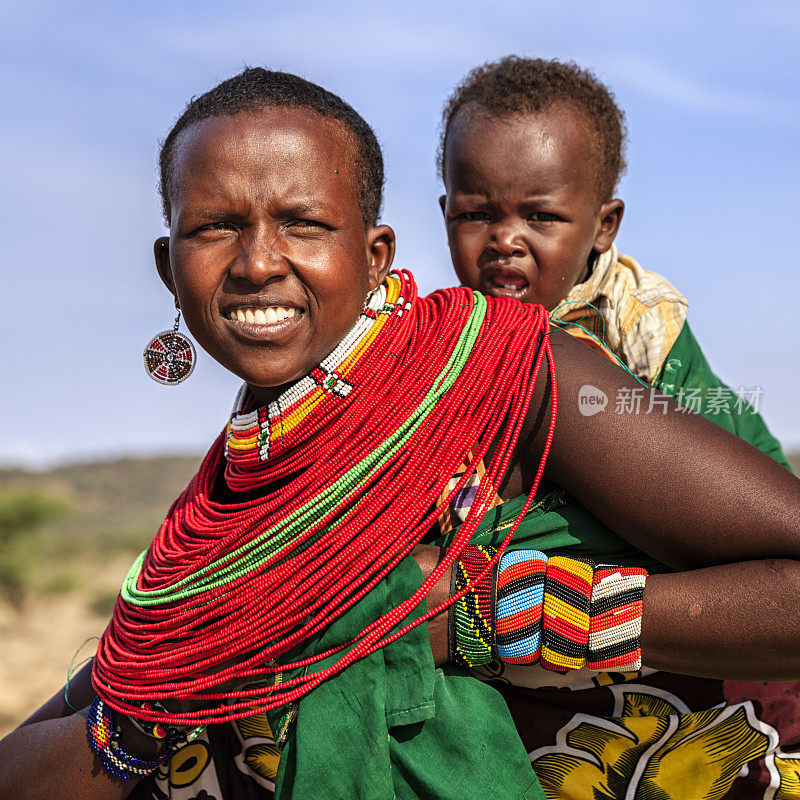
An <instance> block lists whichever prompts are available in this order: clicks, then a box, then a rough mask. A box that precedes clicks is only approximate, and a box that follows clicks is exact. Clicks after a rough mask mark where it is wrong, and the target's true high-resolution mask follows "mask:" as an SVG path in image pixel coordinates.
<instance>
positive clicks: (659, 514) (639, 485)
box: [523, 330, 800, 574]
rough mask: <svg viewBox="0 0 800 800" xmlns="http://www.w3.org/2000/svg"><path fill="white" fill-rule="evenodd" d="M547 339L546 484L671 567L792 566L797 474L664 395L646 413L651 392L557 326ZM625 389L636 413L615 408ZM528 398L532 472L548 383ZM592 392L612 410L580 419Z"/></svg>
mask: <svg viewBox="0 0 800 800" xmlns="http://www.w3.org/2000/svg"><path fill="white" fill-rule="evenodd" d="M551 341H552V346H553V353H554V356H555V363H556V371H557V389H558V409H557V412H558V413H557V421H556V430H555V436H554V438H553V444H552V449H551V451H550V456H549V458H548V462H547V470H546V474H547V476H548V477H549V478H550V479H552V480H554V481H555V482H556V483H558V484H560V485H561V486H563V487H564V488H565V489H567V490H568V491H569V492H570V494H572V495H573V497H575V499H577V500H578V501H579V502H580V503H582V504H583V505H584V506H585V507H586V508H587V509H588V510H589V511H591V512H592V513H593V514H594V515H595V516H596V517H597V518H598V519H600V520H601V521H602V522H604V523H605V524H606V525H607V526H608V527H609V528H611V529H612V530H614V531H615V532H616V533H618V534H619V535H620V536H622V537H623V538H624V539H626V540H627V541H628V542H630V543H631V544H632V545H634V546H635V547H638V548H639V549H640V550H643V551H645V552H647V553H649V554H650V555H652V556H654V557H655V558H656V559H658V560H659V561H661V562H663V563H664V564H667V565H669V566H672V567H675V568H677V569H696V568H700V567H706V566H712V565H715V564H720V563H726V562H733V561H748V560H756V559H761V558H779V559H790V560H794V559H800V481H798V479H797V478H796V477H794V476H793V475H792V474H791V473H789V472H788V471H787V470H786V469H784V468H783V467H781V466H780V465H779V464H777V463H776V462H775V461H773V460H772V459H771V458H769V457H768V456H766V455H764V454H763V453H761V452H759V451H758V450H757V449H756V448H754V447H752V446H751V445H749V444H747V443H746V442H743V441H742V440H741V439H737V438H736V437H735V436H733V435H732V434H730V433H728V432H727V431H724V430H722V429H721V428H719V427H717V426H716V425H714V424H713V423H711V422H709V421H708V420H706V419H704V418H703V417H700V416H697V415H694V414H688V413H680V412H677V411H676V408H677V405H676V403H675V402H674V401H673V400H671V399H669V398H667V397H665V396H664V395H659V394H655V395H654V397H655V401H656V402H655V403H654V405H653V406H652V407H651V404H650V396H651V395H650V390H647V389H643V388H642V387H641V386H640V385H639V384H637V383H636V382H635V381H634V380H633V379H632V378H631V377H630V376H628V375H627V374H626V373H625V372H624V371H623V370H621V369H619V368H617V367H614V366H613V365H612V364H610V363H608V361H607V360H606V359H603V358H601V357H600V356H598V355H597V354H596V353H594V352H593V351H592V350H590V349H589V348H587V347H585V346H582V345H581V343H580V342H576V341H574V340H573V339H572V338H571V337H570V336H569V335H568V334H565V333H564V332H562V331H558V330H556V331H553V332H552V334H551ZM582 387H591V388H590V389H588V390H586V389H584V390H583V391H581V389H582ZM620 390H622V392H623V394H622V395H620ZM626 390H627V391H628V392H631V391H633V390H637V391H638V392H639V393H640V394H641V395H642V396H643V400H642V403H641V407H640V409H639V411H638V413H636V412H635V411H628V410H626V411H624V413H616V410H617V409H616V401H617V398H618V397H620V396H624V393H625V391H626ZM536 391H537V395H538V397H537V398H535V401H536V402H535V403H534V404H533V405H532V407H533V408H536V413H532V414H531V415H530V416H531V423H530V424H529V438H528V439H527V441H526V445H527V448H528V449H527V453H523V463H524V462H525V461H526V460H527V462H528V463H527V470H528V473H529V474H530V472H531V471H532V470H533V466H534V465H535V464H537V463H538V458H539V454H540V453H541V452H542V447H543V444H544V437H545V434H546V424H543V423H542V420H546V419H547V413H546V411H547V410H549V399H547V400H545V399H544V398H545V394H546V387H545V381H544V380H542V379H540V380H539V382H538V386H537V390H536ZM597 391H599V392H602V393H603V394H605V396H606V397H607V398H608V405H607V406H606V408H605V410H603V411H599V412H598V413H596V414H593V415H591V416H585V415H584V414H583V413H581V407H583V409H584V410H586V409H587V405H586V404H584V406H581V405H580V403H581V398H582V397H585V396H586V395H587V394H588V393H595V394H596V392H597ZM598 396H600V395H598ZM542 404H544V405H545V407H546V411H545V413H542V412H541V410H540V409H541V406H542ZM537 406H538V408H537ZM666 409H669V412H668V413H665V410H666ZM769 574H771V573H769Z"/></svg>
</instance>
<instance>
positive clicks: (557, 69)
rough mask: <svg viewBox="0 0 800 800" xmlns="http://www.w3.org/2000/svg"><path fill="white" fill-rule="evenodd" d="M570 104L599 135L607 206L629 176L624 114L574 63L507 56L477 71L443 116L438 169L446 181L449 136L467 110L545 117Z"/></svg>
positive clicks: (600, 172) (592, 77)
mask: <svg viewBox="0 0 800 800" xmlns="http://www.w3.org/2000/svg"><path fill="white" fill-rule="evenodd" d="M561 102H563V103H569V104H570V105H571V106H573V107H575V108H577V109H578V110H579V111H581V112H582V113H584V114H585V115H586V118H587V121H588V122H590V123H591V126H592V128H593V130H594V134H595V145H596V147H597V150H598V153H599V155H600V156H601V161H602V164H601V166H600V169H599V170H598V176H597V177H598V190H599V191H600V194H601V196H602V199H603V200H608V199H610V198H611V197H612V195H613V194H614V190H615V189H616V187H617V183H618V182H619V179H620V176H621V175H622V173H623V172H624V171H625V166H626V164H625V137H626V130H625V114H624V112H623V111H622V109H620V108H619V107H618V106H617V104H616V102H615V100H614V95H613V94H612V93H611V90H610V89H609V88H608V87H607V86H605V85H604V84H603V83H601V82H600V81H599V80H598V79H597V77H596V76H595V75H593V74H592V73H591V72H589V71H588V70H585V69H581V68H580V67H579V66H578V65H577V64H575V63H573V62H567V63H564V62H561V61H556V60H552V61H548V60H545V59H542V58H520V57H519V56H506V57H505V58H501V59H500V60H499V61H493V62H490V63H488V64H483V65H482V66H480V67H476V68H475V69H473V70H472V71H471V72H469V73H468V74H467V76H466V77H465V78H464V80H463V81H461V83H460V84H458V86H456V88H455V90H454V91H453V94H452V95H451V96H450V98H449V99H448V101H447V103H446V104H445V107H444V112H443V114H442V132H441V140H440V143H439V153H438V164H439V169H440V171H441V173H442V177H444V166H445V164H444V161H445V151H446V148H447V135H448V133H449V131H450V126H451V124H452V122H453V119H454V118H455V116H456V115H457V114H458V112H459V111H461V110H462V109H463V108H464V107H465V106H468V105H470V104H473V103H474V104H475V105H478V106H482V107H483V108H484V109H486V111H488V112H489V113H490V114H492V115H494V116H498V117H505V116H513V115H514V114H531V113H538V112H540V111H545V110H547V109H548V108H550V107H551V106H553V105H555V104H556V103H561Z"/></svg>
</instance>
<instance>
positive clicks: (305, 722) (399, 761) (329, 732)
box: [270, 557, 544, 800]
mask: <svg viewBox="0 0 800 800" xmlns="http://www.w3.org/2000/svg"><path fill="white" fill-rule="evenodd" d="M421 583H422V572H421V571H420V569H419V567H418V566H417V564H416V562H415V561H414V560H413V558H410V557H409V558H406V559H405V560H404V561H403V562H402V563H401V564H399V565H398V567H397V568H396V569H394V570H393V571H392V572H391V573H390V574H389V575H388V576H387V577H386V578H385V579H384V580H383V581H382V582H381V583H380V584H378V585H377V586H376V587H375V588H374V589H373V590H372V591H371V592H370V593H369V594H368V595H367V596H366V597H365V598H364V599H363V600H361V601H360V602H359V603H358V604H357V605H356V606H354V607H353V608H352V609H351V610H350V611H349V612H348V613H347V614H346V615H344V616H343V617H341V618H339V619H338V620H336V622H334V623H333V624H332V625H331V626H330V627H328V628H327V629H326V630H325V631H324V632H323V633H322V634H321V635H320V636H318V637H316V638H315V639H313V640H310V641H308V642H306V643H305V644H304V645H303V646H302V648H299V649H295V650H293V651H292V653H291V654H290V657H291V659H292V660H295V659H300V658H303V657H305V656H307V655H310V654H312V653H318V652H321V651H323V650H325V649H327V648H329V647H332V646H334V645H336V644H341V643H342V642H347V641H349V640H350V639H352V638H353V637H354V636H356V635H357V634H358V633H359V632H360V631H362V630H363V629H364V628H365V627H366V626H367V625H368V624H369V623H370V622H372V621H373V620H374V619H375V618H376V617H378V616H379V615H380V614H382V613H384V612H385V611H387V610H389V609H391V608H393V607H395V606H396V605H398V604H399V603H400V602H402V601H403V600H405V599H406V598H407V597H409V596H410V595H411V594H413V592H414V591H415V590H416V589H417V588H419V586H420V584H421ZM424 609H425V604H424V603H422V604H421V605H420V606H419V607H418V608H417V609H416V611H415V612H414V614H412V615H411V616H410V617H409V618H408V620H407V621H409V620H411V619H417V618H418V617H419V616H420V615H421V614H422V613H423V612H424ZM339 657H340V655H339V654H336V655H333V656H331V657H329V658H328V659H327V660H325V661H323V662H321V663H320V664H318V665H315V667H314V669H315V670H319V669H323V668H324V667H326V666H328V665H329V664H331V663H332V662H333V661H335V660H336V659H337V658H339ZM285 677H288V676H285ZM270 724H271V726H272V728H273V730H283V729H287V731H288V732H287V736H286V740H285V742H284V743H283V753H282V755H281V760H280V766H279V768H278V776H277V780H276V797H277V798H279V800H287V798H296V799H297V800H300V798H302V800H315V799H316V798H320V800H322V799H323V798H324V800H339V799H340V798H341V800H356V799H357V800H392V798H397V800H423V798H424V799H425V800H428V799H430V800H463V798H465V797H481V798H487V800H495V798H496V800H501V798H502V799H503V800H505V799H506V798H512V797H513V798H518V797H519V798H525V799H526V800H544V793H543V792H542V790H541V788H540V786H539V782H538V780H537V779H536V775H535V774H534V772H533V770H532V769H531V765H530V761H529V760H528V755H527V753H526V752H525V748H524V747H523V746H522V742H521V741H520V738H519V736H518V735H517V732H516V729H515V728H514V723H513V721H512V719H511V715H510V714H509V712H508V708H507V707H506V704H505V702H504V701H503V698H502V697H501V696H500V695H499V694H498V693H497V692H496V691H495V690H494V689H492V688H491V687H490V686H487V685H485V684H483V683H481V682H480V681H477V680H475V678H473V677H472V676H471V675H469V674H468V673H467V672H465V671H462V670H459V669H458V668H451V667H448V668H447V669H446V670H441V669H436V668H435V667H434V664H433V657H432V655H431V648H430V643H429V639H428V626H427V625H425V624H422V625H419V626H418V627H416V628H413V629H412V630H411V631H409V632H408V633H407V634H406V635H405V636H403V637H401V638H400V639H398V640H397V641H395V642H392V644H390V645H388V646H387V647H384V648H383V649H381V650H378V651H377V652H375V653H372V654H371V655H369V656H367V657H366V658H364V659H361V660H360V661H356V662H355V663H354V664H352V665H350V666H349V667H348V668H347V669H346V670H344V671H343V672H341V673H339V674H338V675H336V676H335V677H333V678H331V679H330V680H328V681H326V682H325V683H323V684H321V685H320V686H318V687H317V688H316V689H314V691H312V692H311V693H310V694H308V695H306V696H305V697H304V698H303V699H302V700H301V701H300V704H299V708H298V711H297V718H296V720H295V723H294V724H293V725H290V726H285V725H283V724H282V720H281V713H280V711H278V712H277V713H272V714H270Z"/></svg>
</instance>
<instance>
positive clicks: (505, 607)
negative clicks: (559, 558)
mask: <svg viewBox="0 0 800 800" xmlns="http://www.w3.org/2000/svg"><path fill="white" fill-rule="evenodd" d="M546 569H547V556H546V555H545V554H544V553H542V552H540V551H539V550H513V551H511V552H508V553H504V554H503V557H502V558H501V559H500V565H499V568H498V572H497V605H496V607H495V641H496V644H497V657H498V658H499V659H501V660H502V661H505V662H506V663H507V664H533V663H535V662H536V661H538V660H539V649H540V647H541V639H542V600H543V598H544V577H545V570H546Z"/></svg>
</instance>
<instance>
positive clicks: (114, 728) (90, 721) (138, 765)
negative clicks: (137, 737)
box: [86, 696, 161, 780]
mask: <svg viewBox="0 0 800 800" xmlns="http://www.w3.org/2000/svg"><path fill="white" fill-rule="evenodd" d="M86 728H87V733H88V736H89V743H90V744H91V746H92V750H93V751H94V752H95V753H96V754H97V757H98V758H99V759H100V763H101V764H102V765H103V769H105V771H106V772H110V773H111V774H112V775H116V776H117V777H118V778H122V779H123V780H130V779H131V778H144V777H146V776H148V775H150V774H151V773H153V772H155V770H156V769H157V768H158V765H159V764H160V763H161V759H154V760H148V759H144V758H137V757H136V756H132V755H131V754H130V753H126V752H125V751H124V750H123V749H122V748H121V747H120V744H119V725H117V723H116V721H115V719H114V712H113V710H112V709H111V708H110V707H109V706H107V705H106V704H105V703H104V702H103V701H102V700H101V699H100V697H99V696H98V697H95V699H94V702H93V703H92V705H91V706H90V708H89V716H88V717H87V719H86Z"/></svg>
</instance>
